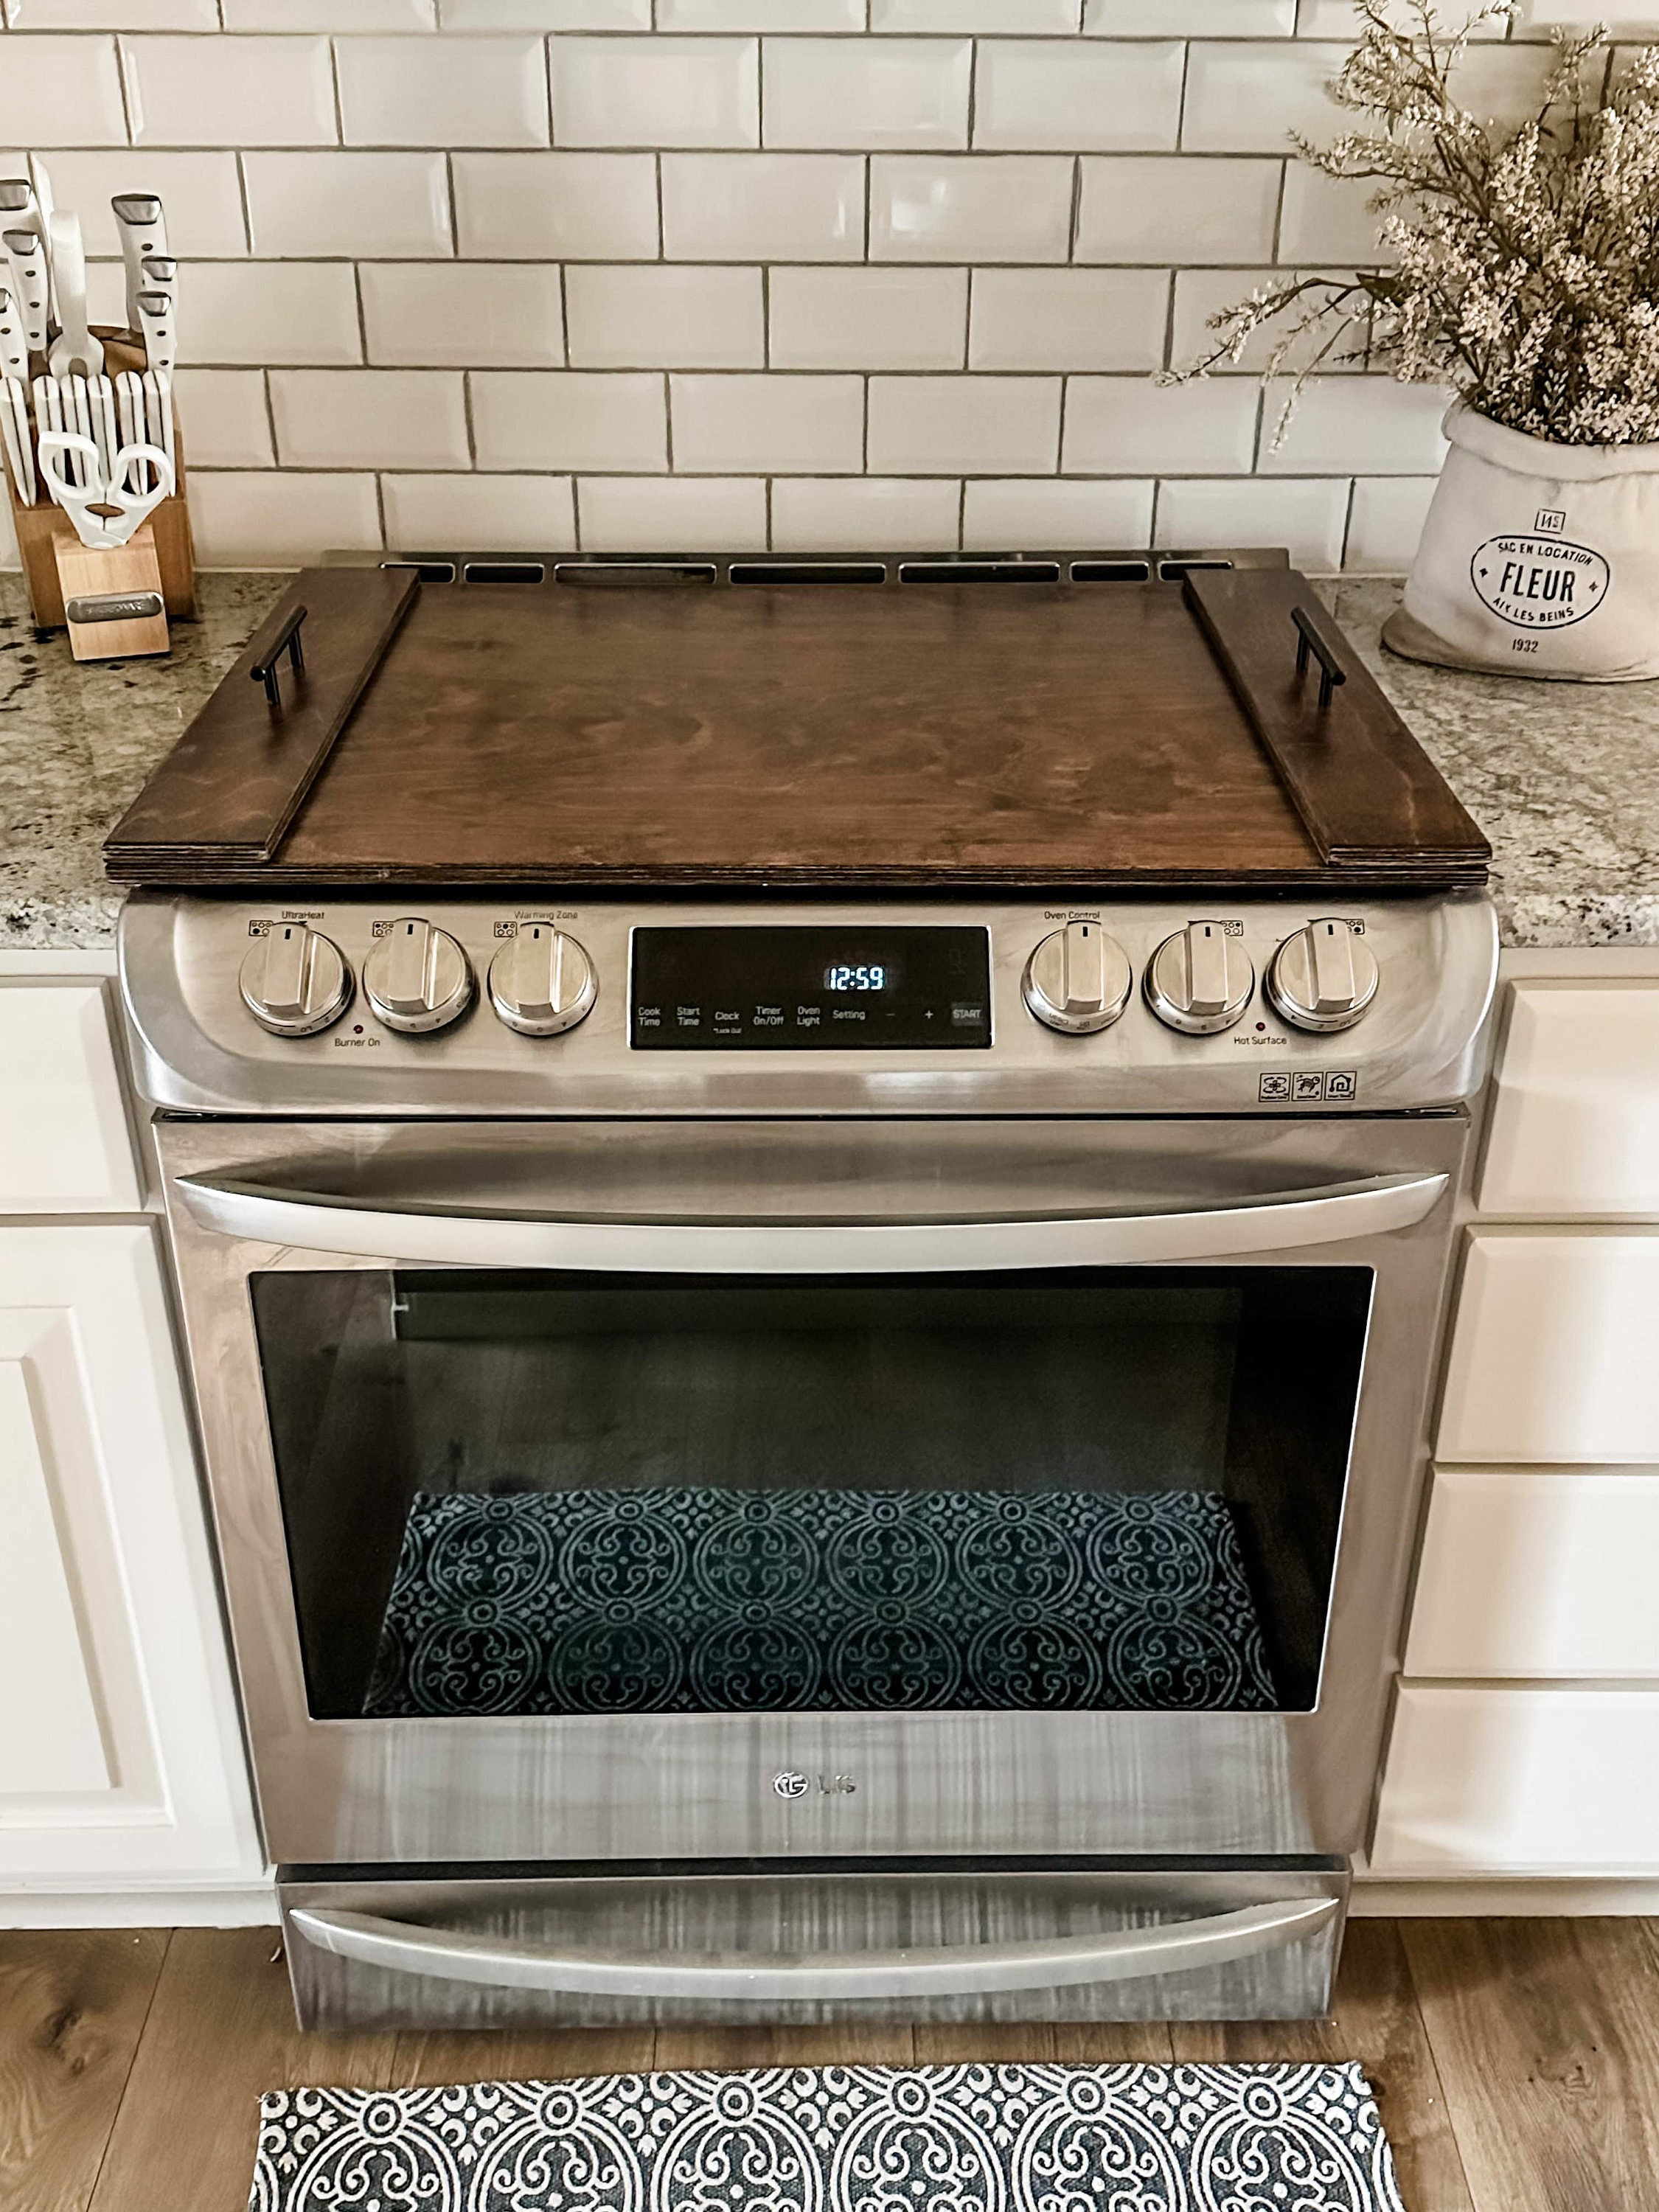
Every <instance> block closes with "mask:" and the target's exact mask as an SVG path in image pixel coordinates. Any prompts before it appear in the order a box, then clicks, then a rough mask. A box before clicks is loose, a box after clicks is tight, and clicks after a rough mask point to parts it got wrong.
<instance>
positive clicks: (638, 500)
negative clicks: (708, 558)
mask: <svg viewBox="0 0 1659 2212" xmlns="http://www.w3.org/2000/svg"><path fill="white" fill-rule="evenodd" d="M576 513H577V518H578V520H579V522H580V528H581V543H582V549H583V550H584V551H585V552H588V553H681V552H702V553H757V552H759V551H761V550H763V548H764V546H765V544H766V486H765V484H764V483H763V482H762V481H761V479H760V478H759V477H726V478H724V479H722V478H720V477H578V478H577V480H576Z"/></svg>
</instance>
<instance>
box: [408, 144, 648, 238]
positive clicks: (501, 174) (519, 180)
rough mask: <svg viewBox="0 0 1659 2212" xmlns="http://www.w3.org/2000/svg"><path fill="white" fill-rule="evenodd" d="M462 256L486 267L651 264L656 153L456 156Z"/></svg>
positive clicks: (457, 216)
mask: <svg viewBox="0 0 1659 2212" xmlns="http://www.w3.org/2000/svg"><path fill="white" fill-rule="evenodd" d="M450 169H451V173H452V175H453V179H454V190H455V221H456V226H457V231H458V234H459V244H460V251H461V252H462V253H463V254H477V256H478V257H479V258H481V259H483V260H486V261H502V260H505V261H541V260H548V261H653V260H655V258H656V257H657V248H658V243H659V240H658V216H657V164H656V161H655V158H654V156H653V155H650V154H562V153H559V154H456V155H453V156H452V157H451V161H450Z"/></svg>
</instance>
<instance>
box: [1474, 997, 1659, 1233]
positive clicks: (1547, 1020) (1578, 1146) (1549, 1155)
mask: <svg viewBox="0 0 1659 2212" xmlns="http://www.w3.org/2000/svg"><path fill="white" fill-rule="evenodd" d="M1480 1207H1481V1210H1482V1211H1483V1212H1490V1213H1523V1214H1533V1215H1538V1214H1544V1215H1551V1214H1555V1215H1563V1216H1567V1217H1571V1216H1573V1215H1609V1214H1621V1213H1622V1214H1636V1215H1642V1214H1656V1213H1659V981H1632V982H1624V983H1602V984H1591V983H1583V984H1576V983H1550V982H1520V983H1516V984H1515V985H1513V986H1512V987H1511V996H1510V1021H1509V1030H1508V1034H1507V1035H1506V1036H1505V1038H1504V1055H1503V1060H1502V1063H1501V1065H1500V1066H1499V1068H1498V1082H1497V1088H1496V1094H1495V1097H1494V1100H1493V1104H1492V1126H1491V1129H1490V1132H1489V1134H1488V1137H1487V1141H1486V1162H1485V1164H1484V1166H1483V1167H1482V1170H1481V1174H1480Z"/></svg>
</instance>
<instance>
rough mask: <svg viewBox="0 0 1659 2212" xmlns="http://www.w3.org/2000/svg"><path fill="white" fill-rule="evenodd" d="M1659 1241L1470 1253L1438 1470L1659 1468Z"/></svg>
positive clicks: (1558, 1241) (1656, 1236)
mask: <svg viewBox="0 0 1659 2212" xmlns="http://www.w3.org/2000/svg"><path fill="white" fill-rule="evenodd" d="M1656 1348H1659V1230H1632V1231H1628V1232H1626V1233H1624V1234H1619V1233H1614V1232H1612V1231H1601V1232H1599V1233H1596V1234H1593V1235H1588V1236H1573V1235H1571V1233H1569V1232H1566V1231H1560V1232H1557V1233H1554V1234H1549V1233H1547V1232H1543V1231H1541V1232H1540V1233H1538V1234H1537V1235H1535V1236H1528V1235H1521V1234H1518V1233H1516V1232H1513V1231H1508V1232H1506V1231H1502V1230H1498V1231H1479V1232H1477V1233H1475V1234H1474V1236H1472V1237H1470V1239H1469V1245H1468V1255H1467V1261H1466V1265H1465V1267H1464V1271H1463V1284H1462V1292H1461V1294H1460V1296H1459V1299H1458V1305H1457V1320H1456V1323H1455V1328H1454V1329H1453V1333H1452V1348H1451V1358H1450V1359H1449V1363H1448V1366H1447V1371H1446V1392H1445V1399H1444V1402H1443V1405H1442V1407H1441V1412H1440V1430H1439V1437H1438V1441H1437V1447H1436V1456H1437V1458H1438V1459H1439V1460H1440V1461H1441V1462H1452V1461H1468V1460H1474V1461H1488V1462H1498V1463H1500V1464H1501V1463H1503V1462H1508V1461H1511V1460H1521V1461H1541V1460H1542V1461H1569V1462H1571V1461H1589V1462H1598V1461H1599V1462H1607V1461H1617V1460H1634V1461H1652V1462H1659V1350H1656Z"/></svg>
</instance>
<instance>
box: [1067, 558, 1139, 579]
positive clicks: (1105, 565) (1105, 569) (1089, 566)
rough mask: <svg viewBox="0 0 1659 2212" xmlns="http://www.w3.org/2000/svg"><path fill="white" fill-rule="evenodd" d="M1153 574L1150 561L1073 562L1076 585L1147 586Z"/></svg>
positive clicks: (1073, 577) (1073, 575)
mask: <svg viewBox="0 0 1659 2212" xmlns="http://www.w3.org/2000/svg"><path fill="white" fill-rule="evenodd" d="M1071 577H1072V581H1073V583H1074V584H1146V583H1150V582H1151V580H1152V562H1150V561H1073V563H1072V568H1071Z"/></svg>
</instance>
